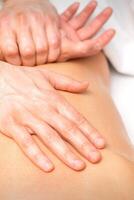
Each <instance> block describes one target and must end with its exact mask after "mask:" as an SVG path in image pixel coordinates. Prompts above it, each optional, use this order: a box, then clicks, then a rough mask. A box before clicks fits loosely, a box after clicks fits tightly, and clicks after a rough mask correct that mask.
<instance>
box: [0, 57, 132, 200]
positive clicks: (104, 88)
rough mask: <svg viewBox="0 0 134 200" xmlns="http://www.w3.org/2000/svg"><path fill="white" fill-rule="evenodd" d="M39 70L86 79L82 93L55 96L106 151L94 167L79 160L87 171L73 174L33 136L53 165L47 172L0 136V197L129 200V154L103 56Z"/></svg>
mask: <svg viewBox="0 0 134 200" xmlns="http://www.w3.org/2000/svg"><path fill="white" fill-rule="evenodd" d="M44 67H47V68H50V69H52V70H54V71H56V72H60V73H62V74H67V75H70V76H72V77H74V78H77V79H80V80H89V81H90V87H89V91H88V92H87V93H84V94H69V93H66V92H61V93H62V94H63V95H64V96H65V97H66V98H67V99H68V101H69V102H70V103H72V105H74V106H75V107H76V108H77V109H78V110H79V111H80V112H81V113H83V114H84V115H85V117H86V118H87V119H88V120H89V121H90V123H91V124H93V125H94V126H95V127H96V128H97V129H98V130H99V131H100V133H101V134H102V135H103V136H104V137H105V139H106V141H107V147H106V148H105V149H104V150H102V156H103V159H102V161H101V162H100V163H98V164H95V165H93V164H91V163H89V162H87V161H86V160H85V162H86V164H87V168H86V169H85V170H84V171H82V172H75V171H73V170H71V169H69V168H68V167H67V166H65V165H64V164H63V163H62V162H61V161H59V160H58V159H57V158H56V157H55V156H54V155H53V154H52V153H51V152H50V151H49V150H48V149H47V148H46V147H45V146H44V145H43V144H42V143H41V142H40V141H39V140H38V139H37V138H36V136H33V137H34V138H35V140H37V141H38V143H39V144H40V146H41V147H42V149H43V150H44V151H45V153H46V154H47V155H49V156H50V158H51V159H52V160H53V161H54V163H55V166H56V168H55V170H54V171H53V172H52V173H49V174H48V173H44V172H43V171H41V170H40V169H38V168H37V167H36V166H34V165H33V164H32V163H31V161H29V160H28V159H27V158H26V157H25V156H24V155H23V153H22V152H21V150H20V149H19V147H18V146H17V145H16V144H15V143H14V141H12V140H10V139H9V138H6V137H4V136H3V135H2V134H1V135H0V155H1V158H0V169H1V170H0V177H1V179H0V181H1V184H0V199H4V200H18V199H19V200H21V199H25V200H37V199H38V200H44V199H45V200H62V199H64V200H113V199H115V200H116V199H117V200H128V199H129V200H133V199H134V162H133V158H134V151H133V147H132V145H131V143H130V141H129V139H128V137H127V134H126V131H125V129H124V127H123V124H122V121H121V119H120V116H119V115H118V112H117V110H116V108H115V106H114V104H113V102H112V99H111V97H110V94H109V71H108V66H107V62H106V60H105V58H104V57H103V55H102V54H99V55H98V56H95V57H93V58H90V59H85V60H75V61H72V62H67V63H60V64H49V65H45V66H44ZM82 159H83V160H84V158H82Z"/></svg>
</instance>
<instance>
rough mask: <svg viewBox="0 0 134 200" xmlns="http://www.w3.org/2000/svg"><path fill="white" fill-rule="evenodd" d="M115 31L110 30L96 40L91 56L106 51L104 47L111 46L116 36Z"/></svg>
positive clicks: (90, 51)
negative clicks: (110, 43)
mask: <svg viewBox="0 0 134 200" xmlns="http://www.w3.org/2000/svg"><path fill="white" fill-rule="evenodd" d="M115 33H116V32H115V30H114V29H109V30H107V31H105V32H104V33H103V34H102V35H101V36H99V37H98V38H96V39H95V40H94V41H93V45H92V48H91V49H90V50H89V53H90V55H95V54H97V53H98V52H100V51H101V50H103V49H104V47H105V46H106V45H107V44H109V42H110V41H111V40H112V39H113V37H114V36H115Z"/></svg>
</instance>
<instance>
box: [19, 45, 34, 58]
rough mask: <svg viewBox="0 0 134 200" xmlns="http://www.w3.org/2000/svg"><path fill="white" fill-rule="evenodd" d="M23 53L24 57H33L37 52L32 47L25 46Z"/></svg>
mask: <svg viewBox="0 0 134 200" xmlns="http://www.w3.org/2000/svg"><path fill="white" fill-rule="evenodd" d="M21 54H22V56H23V57H24V58H31V57H32V56H33V55H34V54H35V52H34V50H33V49H32V48H30V47H26V48H24V50H23V51H22V52H21Z"/></svg>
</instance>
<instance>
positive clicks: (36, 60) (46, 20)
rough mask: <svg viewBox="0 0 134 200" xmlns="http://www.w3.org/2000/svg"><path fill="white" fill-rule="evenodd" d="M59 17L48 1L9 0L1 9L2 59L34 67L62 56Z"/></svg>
mask: <svg viewBox="0 0 134 200" xmlns="http://www.w3.org/2000/svg"><path fill="white" fill-rule="evenodd" d="M59 26H60V20H59V16H58V14H57V11H56V9H55V8H54V6H52V4H50V3H49V1H47V0H45V1H44V0H19V1H18V0H7V1H6V2H5V4H4V8H3V9H2V11H0V33H1V34H0V50H1V52H0V60H3V61H6V62H8V63H10V64H14V65H26V66H35V65H41V64H45V63H46V62H54V61H56V60H57V59H58V57H59V55H60V48H61V44H60V39H61V38H60V36H61V35H60V27H59Z"/></svg>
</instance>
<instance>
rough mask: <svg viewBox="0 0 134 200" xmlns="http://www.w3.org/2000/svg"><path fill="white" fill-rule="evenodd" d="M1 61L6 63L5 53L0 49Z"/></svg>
mask: <svg viewBox="0 0 134 200" xmlns="http://www.w3.org/2000/svg"><path fill="white" fill-rule="evenodd" d="M0 60H1V61H5V58H4V56H3V53H2V50H1V49H0Z"/></svg>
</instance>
